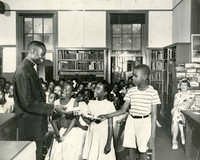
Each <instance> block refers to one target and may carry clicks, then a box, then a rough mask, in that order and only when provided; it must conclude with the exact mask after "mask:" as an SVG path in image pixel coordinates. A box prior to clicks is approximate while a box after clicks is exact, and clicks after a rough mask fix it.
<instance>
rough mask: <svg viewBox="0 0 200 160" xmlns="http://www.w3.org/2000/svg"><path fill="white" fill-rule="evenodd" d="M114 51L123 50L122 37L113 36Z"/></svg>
mask: <svg viewBox="0 0 200 160" xmlns="http://www.w3.org/2000/svg"><path fill="white" fill-rule="evenodd" d="M112 42H113V44H112V47H113V49H121V37H120V36H113V41H112Z"/></svg>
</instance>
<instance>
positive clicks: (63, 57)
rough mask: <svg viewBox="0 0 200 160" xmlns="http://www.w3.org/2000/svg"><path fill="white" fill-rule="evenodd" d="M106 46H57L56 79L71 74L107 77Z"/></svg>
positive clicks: (55, 58)
mask: <svg viewBox="0 0 200 160" xmlns="http://www.w3.org/2000/svg"><path fill="white" fill-rule="evenodd" d="M106 60H107V50H106V49H105V48H57V50H56V54H55V57H54V79H56V80H58V79H59V77H61V76H70V75H95V76H96V77H103V78H104V79H105V78H106V66H107V65H106Z"/></svg>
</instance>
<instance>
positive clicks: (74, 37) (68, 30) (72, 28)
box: [58, 11, 84, 47]
mask: <svg viewBox="0 0 200 160" xmlns="http://www.w3.org/2000/svg"><path fill="white" fill-rule="evenodd" d="M83 21H84V19H83V12H81V11H66V12H58V46H59V47H82V45H83V33H84V28H83Z"/></svg>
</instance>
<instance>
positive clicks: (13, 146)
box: [0, 141, 36, 160]
mask: <svg viewBox="0 0 200 160" xmlns="http://www.w3.org/2000/svg"><path fill="white" fill-rule="evenodd" d="M0 148H1V149H0V160H35V159H36V153H35V151H36V145H35V142H30V141H0Z"/></svg>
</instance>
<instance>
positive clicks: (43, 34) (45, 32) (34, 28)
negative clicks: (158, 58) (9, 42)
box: [23, 16, 54, 50]
mask: <svg viewBox="0 0 200 160" xmlns="http://www.w3.org/2000/svg"><path fill="white" fill-rule="evenodd" d="M53 37H54V32H53V17H51V16H39V17H32V16H25V17H24V32H23V39H24V44H23V49H27V44H28V43H29V42H31V41H32V40H37V41H42V42H43V43H44V44H45V45H46V48H47V50H53V48H54V47H53V45H54V44H53Z"/></svg>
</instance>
